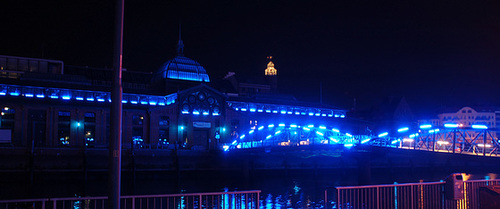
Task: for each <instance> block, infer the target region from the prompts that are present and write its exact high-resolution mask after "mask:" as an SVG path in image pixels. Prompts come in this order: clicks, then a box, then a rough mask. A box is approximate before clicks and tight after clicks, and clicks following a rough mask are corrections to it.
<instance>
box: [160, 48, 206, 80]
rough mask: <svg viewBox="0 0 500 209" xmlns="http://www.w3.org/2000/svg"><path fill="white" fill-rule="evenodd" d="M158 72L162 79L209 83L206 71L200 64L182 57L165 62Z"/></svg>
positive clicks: (178, 56)
mask: <svg viewBox="0 0 500 209" xmlns="http://www.w3.org/2000/svg"><path fill="white" fill-rule="evenodd" d="M159 71H160V75H162V78H170V79H178V80H188V81H201V82H210V78H209V77H208V74H207V71H206V70H205V68H204V67H203V66H201V65H200V63H198V62H196V61H194V60H192V59H190V58H187V57H184V56H182V55H177V56H176V57H175V58H174V59H172V60H169V61H167V62H165V64H163V66H162V67H161V68H160V70H159Z"/></svg>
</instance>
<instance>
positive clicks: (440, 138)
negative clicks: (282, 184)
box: [223, 123, 500, 157]
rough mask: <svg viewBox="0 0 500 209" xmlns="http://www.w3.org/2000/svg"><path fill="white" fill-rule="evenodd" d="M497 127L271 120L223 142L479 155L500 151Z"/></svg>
mask: <svg viewBox="0 0 500 209" xmlns="http://www.w3.org/2000/svg"><path fill="white" fill-rule="evenodd" d="M497 132H498V130H496V129H490V128H488V127H487V126H485V125H472V126H471V127H463V126H461V125H459V124H444V125H443V126H441V127H433V126H432V125H421V126H419V127H418V128H409V127H402V128H399V129H396V130H392V131H388V132H383V133H380V134H378V135H373V134H372V135H353V134H350V133H348V132H344V131H342V130H339V129H338V128H335V127H334V126H331V125H330V126H329V125H316V124H298V123H290V124H287V123H269V124H265V125H261V126H258V127H257V126H255V127H251V129H250V130H248V131H246V132H244V133H243V134H241V135H239V136H238V137H237V138H235V139H234V141H232V142H231V143H228V144H224V145H223V149H224V150H225V151H230V150H234V149H247V148H257V147H273V146H292V147H293V146H309V145H325V146H327V145H337V146H344V147H345V148H347V149H349V148H352V147H355V146H360V145H370V146H381V147H392V148H399V149H412V150H425V151H432V152H446V153H453V154H469V155H480V156H495V157H498V156H499V155H500V141H499V139H498V135H499V134H498V133H497Z"/></svg>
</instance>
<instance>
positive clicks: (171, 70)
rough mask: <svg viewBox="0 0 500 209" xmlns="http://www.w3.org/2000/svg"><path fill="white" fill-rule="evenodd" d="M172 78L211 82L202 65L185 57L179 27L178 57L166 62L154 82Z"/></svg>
mask: <svg viewBox="0 0 500 209" xmlns="http://www.w3.org/2000/svg"><path fill="white" fill-rule="evenodd" d="M158 78H162V79H165V78H170V79H177V80H188V81H201V82H210V78H208V74H207V71H206V70H205V68H203V66H201V65H200V63H198V62H196V61H194V60H192V59H189V58H187V57H185V56H184V43H183V42H182V39H181V28H180V25H179V42H178V43H177V56H176V57H175V58H174V59H172V60H169V61H167V62H165V63H164V64H163V65H162V67H161V68H160V69H159V70H158V71H157V72H156V76H155V77H154V80H158Z"/></svg>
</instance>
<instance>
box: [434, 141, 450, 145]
mask: <svg viewBox="0 0 500 209" xmlns="http://www.w3.org/2000/svg"><path fill="white" fill-rule="evenodd" d="M437 143H438V144H439V145H443V144H445V145H446V144H450V143H449V142H447V141H437Z"/></svg>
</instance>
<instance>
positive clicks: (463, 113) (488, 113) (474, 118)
mask: <svg viewBox="0 0 500 209" xmlns="http://www.w3.org/2000/svg"><path fill="white" fill-rule="evenodd" d="M437 117H438V118H437V119H426V120H419V121H418V122H419V124H420V125H422V124H431V125H433V126H435V127H443V126H444V124H457V125H458V126H459V127H462V128H471V127H472V126H473V125H485V126H487V127H488V128H497V125H498V124H499V120H500V111H498V110H494V109H481V110H480V111H477V110H475V109H473V108H471V107H462V108H460V109H459V110H458V111H456V112H455V111H454V112H444V113H440V114H438V115H437Z"/></svg>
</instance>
